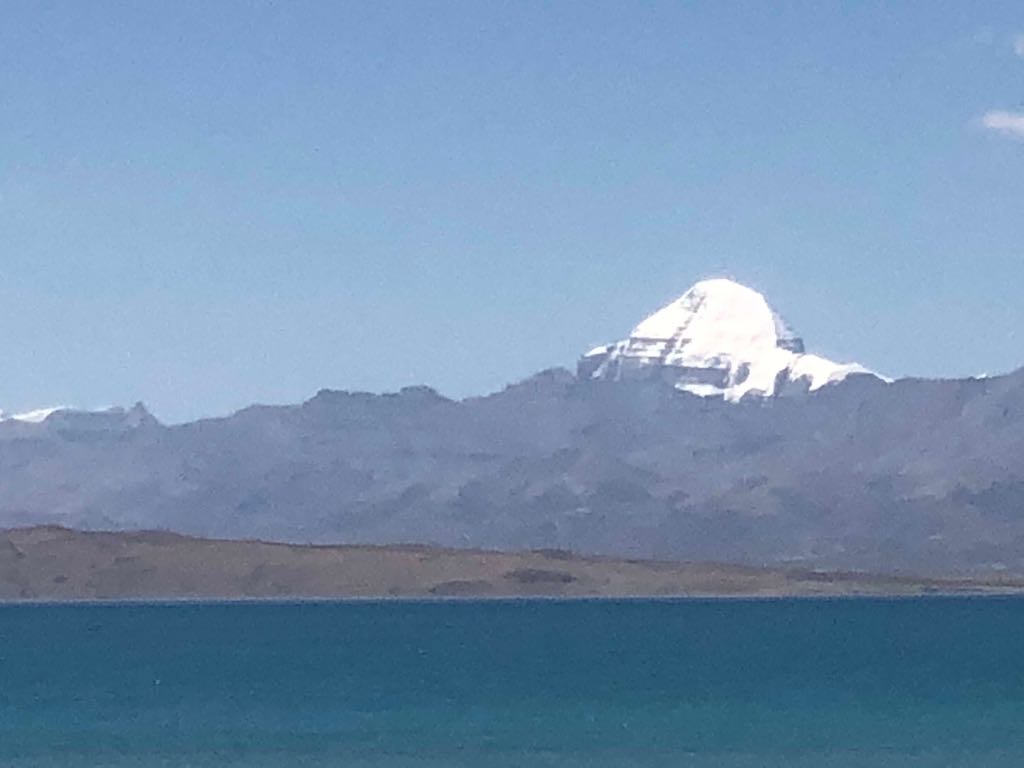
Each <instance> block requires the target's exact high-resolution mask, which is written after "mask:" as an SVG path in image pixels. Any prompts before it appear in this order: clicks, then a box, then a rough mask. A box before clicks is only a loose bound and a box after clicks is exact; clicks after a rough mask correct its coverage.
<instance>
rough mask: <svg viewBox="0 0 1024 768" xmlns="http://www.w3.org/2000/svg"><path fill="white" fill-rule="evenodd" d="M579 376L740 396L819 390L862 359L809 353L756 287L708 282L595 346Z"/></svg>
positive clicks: (853, 369) (857, 368)
mask: <svg viewBox="0 0 1024 768" xmlns="http://www.w3.org/2000/svg"><path fill="white" fill-rule="evenodd" d="M579 374H580V376H581V377H589V378H601V379H622V378H646V377H649V376H663V377H668V378H669V379H670V380H672V381H673V383H674V384H675V386H676V387H677V388H679V389H681V390H685V391H687V392H691V393H693V394H696V395H702V396H722V397H724V398H725V399H727V400H739V399H740V398H742V397H744V396H746V395H761V396H766V397H767V396H772V395H778V394H782V393H783V391H785V390H787V389H799V390H816V389H819V388H821V387H823V386H825V385H826V384H830V383H833V382H837V381H841V380H842V379H844V378H846V377H847V376H850V375H852V374H867V375H874V374H872V372H871V371H869V370H868V369H866V368H864V367H863V366H861V365H858V364H856V363H849V364H843V363H835V362H832V361H831V360H827V359H825V358H823V357H819V356H817V355H811V354H807V353H806V352H805V350H804V342H803V339H801V338H800V336H798V335H797V334H796V332H794V331H793V329H792V328H790V327H789V326H788V325H787V324H786V323H785V321H783V319H782V318H781V317H780V316H779V315H778V313H776V312H775V311H774V310H773V309H772V308H771V306H770V305H769V304H768V302H767V301H766V300H765V298H764V296H762V295H761V294H760V293H758V292H757V291H755V290H753V289H752V288H748V287H747V286H745V285H741V284H740V283H737V282H734V281H732V280H727V279H723V278H716V279H712V280H702V281H700V282H699V283H697V284H696V285H694V286H693V287H692V288H690V289H689V290H688V291H687V292H686V293H684V294H683V295H682V296H680V297H679V298H678V299H676V300H675V301H672V302H670V303H669V304H667V305H665V306H664V307H662V308H661V309H659V310H658V311H657V312H655V313H654V314H652V315H650V316H649V317H647V318H646V319H644V320H643V321H642V322H641V323H640V324H639V325H637V326H636V327H635V328H633V330H632V332H631V333H630V334H629V338H627V339H625V340H623V341H620V342H617V343H615V344H609V345H606V346H602V347H597V348H596V349H593V350H591V351H590V352H588V353H587V354H586V355H584V357H583V359H582V360H581V361H580V365H579Z"/></svg>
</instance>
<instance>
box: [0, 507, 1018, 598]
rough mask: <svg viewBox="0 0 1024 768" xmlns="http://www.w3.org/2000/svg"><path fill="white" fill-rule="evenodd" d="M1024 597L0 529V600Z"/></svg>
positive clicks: (487, 554)
mask: <svg viewBox="0 0 1024 768" xmlns="http://www.w3.org/2000/svg"><path fill="white" fill-rule="evenodd" d="M1015 594H1024V577H1019V576H1011V575H999V576H985V577H975V576H951V577H915V576H909V575H886V574H866V573H853V572H833V571H818V570H809V569H798V568H792V569H790V568H760V567H752V566H743V565H729V564H719V563H677V562H666V561H650V560H635V559H617V558H611V557H594V556H586V555H578V554H573V553H569V552H563V551H552V550H540V551H528V552H493V551H486V550H459V549H445V548H435V547H429V546H421V545H394V546H376V545H373V546H370V545H305V544H287V543H275V542H263V541H251V540H250V541H239V540H225V539H205V538H195V537H190V536H184V535H180V534H176V533H168V532H163V531H138V532H108V531H76V530H70V529H67V528H61V527H55V526H41V527H33V528H18V529H10V530H6V531H0V602H5V603H9V602H18V603H21V602H62V603H67V602H96V601H150V602H152V601H158V602H164V601H167V602H172V601H196V600H208V601H239V600H245V601H249V600H289V599H302V600H314V601H315V600H336V599H360V598H362V599H380V598H407V599H451V598H469V599H476V598H525V597H538V598H602V597H609V598H632V597H635V598H658V597H663V598H671V597H695V598H700V597H736V598H744V597H766V598H770V597H857V596H863V597H890V596H891V597H912V596H923V595H1015Z"/></svg>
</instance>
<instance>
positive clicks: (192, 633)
mask: <svg viewBox="0 0 1024 768" xmlns="http://www.w3.org/2000/svg"><path fill="white" fill-rule="evenodd" d="M0 765H2V766H5V767H6V766H12V767H14V768H27V767H28V766H33V767H34V766H69V767H72V768H73V767H75V766H141V767H143V768H145V767H147V766H224V765H228V766H266V767H268V768H269V767H270V766H273V767H275V768H277V767H279V766H280V767H283V766H354V767H356V768H359V767H361V766H366V767H369V766H377V767H380V768H384V767H388V768H392V767H397V766H408V767H409V768H426V767H427V766H430V767H434V766H437V767H440V766H481V767H485V768H489V767H490V766H509V767H512V766H594V767H595V768H601V767H602V766H634V767H646V766H709V767H710V766H722V767H724V768H731V767H733V766H743V767H747V766H750V767H751V768H753V767H754V766H757V767H758V768H760V767H763V766H797V767H798V768H799V767H803V766H807V768H812V767H813V768H828V767H829V766H844V767H846V766H903V765H906V766H971V767H972V768H981V767H984V766H1014V767H1015V768H1019V767H1020V766H1024V600H1019V599H979V598H968V599H948V598H935V599H922V600H891V601H887V600H821V601H818V600H776V601H578V602H551V601H511V602H439V603H414V602H413V603H409V602H381V603H373V602H370V603H291V604H177V605H120V606H112V605H80V606H6V607H0Z"/></svg>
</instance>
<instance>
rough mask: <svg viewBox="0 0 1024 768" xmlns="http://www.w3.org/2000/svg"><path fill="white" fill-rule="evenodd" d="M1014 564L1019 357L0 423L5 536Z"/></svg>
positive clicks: (825, 563)
mask: <svg viewBox="0 0 1024 768" xmlns="http://www.w3.org/2000/svg"><path fill="white" fill-rule="evenodd" d="M32 524H60V525H65V526H69V527H79V528H87V529H101V528H102V529H142V528H146V529H151V528H164V529H169V530H173V531H178V532H182V533H189V534H197V535H204V536H215V537H225V538H265V539H276V540H284V541H293V542H307V541H309V542H322V543H327V542H333V543H377V544H388V543H424V544H436V545H445V546H453V547H483V548H494V549H515V550H520V549H564V550H573V551H576V552H583V553H599V554H612V555H621V556H626V557H637V558H640V557H642V558H665V559H682V560H703V561H707V560H717V561H729V562H736V563H748V564H785V565H789V566H799V567H803V566H814V567H827V568H843V569H863V570H874V571H896V570H903V571H912V572H919V573H923V574H928V573H953V572H962V571H989V572H990V571H993V570H996V571H1001V570H1007V571H1010V572H1017V573H1024V371H1021V372H1018V373H1016V374H1012V375H1009V376H1002V377H997V378H990V379H982V380H974V379H968V380H962V381H926V380H902V381H897V382H895V383H891V384H888V383H885V382H883V381H881V380H879V379H877V378H875V377H871V376H850V377H848V378H846V379H845V380H843V381H841V382H838V383H835V384H832V385H829V386H827V387H823V388H821V389H820V390H817V391H814V392H806V391H804V392H794V393H792V396H790V397H784V398H761V397H754V398H743V399H741V400H739V401H738V402H725V401H723V400H722V399H719V398H702V397H698V396H695V395H692V394H690V393H687V392H682V391H679V390H678V389H677V388H675V387H674V386H673V384H672V383H671V382H663V381H659V380H657V379H654V378H651V379H642V380H619V381H609V380H595V379H578V378H576V377H574V376H573V375H572V374H571V373H569V372H568V371H564V370H561V369H555V370H552V371H546V372H544V373H541V374H538V375H537V376H534V377H532V378H530V379H527V380H525V381H523V382H520V383H518V384H515V385H512V386H510V387H508V388H506V389H505V390H503V391H502V392H499V393H496V394H493V395H489V396H486V397H477V398H470V399H467V400H464V401H452V400H449V399H447V398H444V397H442V396H440V395H438V394H437V393H436V392H434V391H433V390H430V389H427V388H419V387H416V388H408V389H405V390H403V391H401V392H399V393H396V394H389V395H373V394H367V393H350V392H333V391H323V392H321V393H319V394H318V395H317V396H315V397H314V398H312V399H311V400H309V401H307V402H305V403H303V404H301V405H296V406H254V407H251V408H247V409H245V410H243V411H240V412H238V413H236V414H234V415H232V416H229V417H225V418H220V419H208V420H203V421H198V422H194V423H190V424H184V425H179V426H163V425H160V424H159V423H157V422H156V420H155V419H152V417H151V416H149V414H148V413H146V412H145V410H144V409H141V408H136V409H132V410H129V411H118V412H106V413H104V414H75V413H71V412H64V413H55V414H52V415H51V416H49V417H48V418H47V419H46V420H45V421H44V422H42V423H38V424H28V423H19V422H3V423H0V527H11V526H24V525H32Z"/></svg>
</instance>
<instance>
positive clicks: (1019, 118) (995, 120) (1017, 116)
mask: <svg viewBox="0 0 1024 768" xmlns="http://www.w3.org/2000/svg"><path fill="white" fill-rule="evenodd" d="M981 124H982V125H983V126H985V127H986V128H988V129H989V130H990V131H996V132H997V133H1001V134H1003V135H1004V136H1014V137H1016V138H1018V139H1024V112H1002V111H999V110H994V111H992V112H986V113H985V114H984V115H982V117H981Z"/></svg>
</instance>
